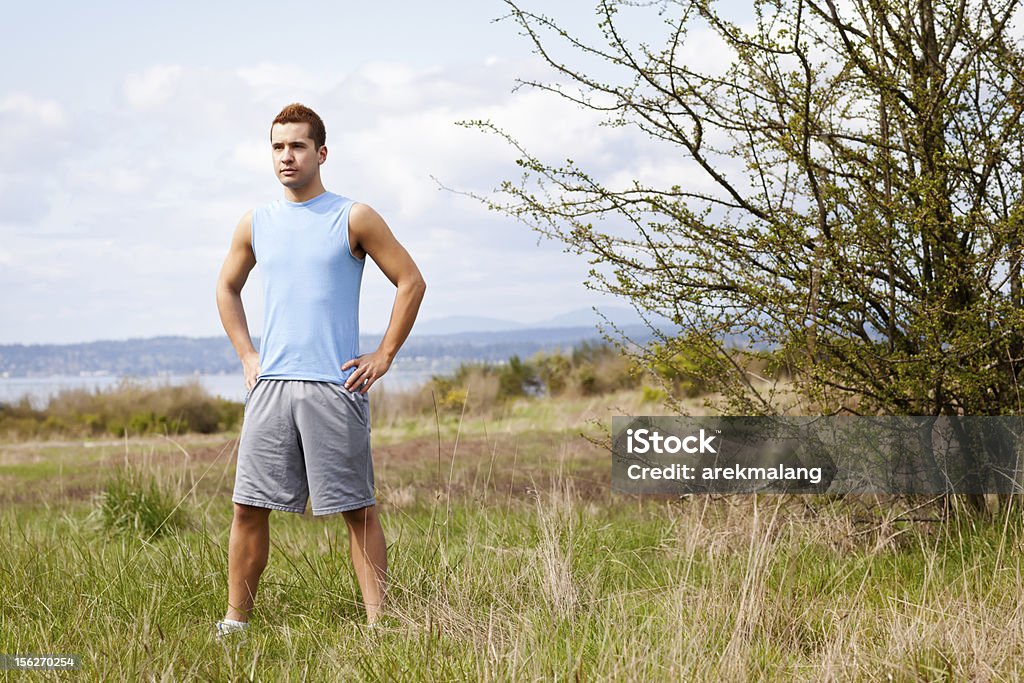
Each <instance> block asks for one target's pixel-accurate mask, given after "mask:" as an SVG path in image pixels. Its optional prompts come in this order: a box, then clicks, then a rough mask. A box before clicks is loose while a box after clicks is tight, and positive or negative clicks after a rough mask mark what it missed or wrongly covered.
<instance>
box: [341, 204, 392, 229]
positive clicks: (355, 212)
mask: <svg viewBox="0 0 1024 683" xmlns="http://www.w3.org/2000/svg"><path fill="white" fill-rule="evenodd" d="M383 224H384V219H383V218H381V216H380V214H379V213H377V212H376V211H374V209H373V207H371V206H369V205H368V204H361V203H360V202H352V207H351V208H350V209H349V211H348V225H349V227H350V228H351V229H352V230H353V231H355V232H357V233H358V232H364V231H368V230H374V229H375V228H377V227H379V226H381V225H383Z"/></svg>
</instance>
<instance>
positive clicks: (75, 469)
mask: <svg viewBox="0 0 1024 683" xmlns="http://www.w3.org/2000/svg"><path fill="white" fill-rule="evenodd" d="M488 377H489V376H488V375H487V374H486V373H478V375H477V376H476V379H475V380H474V382H476V383H475V384H474V383H472V382H470V383H468V384H467V385H466V386H468V390H466V391H465V395H463V394H459V393H456V394H455V395H454V396H447V397H441V398H447V399H451V400H447V402H445V401H441V402H440V403H438V401H437V396H436V394H435V396H434V397H433V398H432V402H431V407H430V410H429V411H427V412H424V411H423V410H422V409H421V408H422V405H421V404H422V402H423V401H424V397H423V395H422V394H420V395H414V394H401V395H394V394H391V395H389V394H385V393H378V394H377V395H376V396H374V397H373V404H372V408H371V411H372V412H373V414H374V427H373V437H374V459H375V463H376V478H377V486H378V501H379V504H380V506H381V511H382V519H383V523H384V526H385V532H386V534H387V538H388V541H389V544H390V550H389V562H390V588H389V594H388V608H387V616H386V617H385V619H384V620H383V623H382V624H381V625H378V626H377V627H374V628H368V627H367V626H366V625H365V623H364V617H363V612H362V608H361V606H360V604H359V594H358V589H357V587H356V582H355V578H354V576H353V575H352V572H351V569H350V566H349V560H348V550H347V538H346V534H345V527H344V523H343V521H342V520H341V519H340V517H330V518H326V519H314V518H312V517H311V516H309V515H308V514H307V515H305V516H299V515H288V514H284V513H275V514H273V515H272V516H271V533H272V547H271V554H270V562H269V565H268V568H267V571H266V573H265V574H264V577H263V580H262V582H261V584H260V592H259V596H258V599H257V608H256V610H255V613H254V616H253V622H252V624H253V625H252V629H251V631H250V633H249V634H248V635H247V636H246V637H243V638H235V639H232V640H231V641H229V642H226V643H221V642H217V641H216V640H215V639H214V638H213V623H214V622H215V621H216V620H217V619H219V618H220V617H221V616H223V611H224V606H225V604H224V603H225V598H226V587H225V582H226V548H227V533H228V524H229V520H230V515H231V502H230V492H231V486H232V482H233V472H234V456H235V450H236V447H237V436H238V433H237V427H235V428H233V429H229V430H227V431H221V432H215V433H210V434H203V433H196V432H189V433H182V434H175V433H172V432H170V431H168V432H165V433H164V434H159V433H154V432H153V431H152V430H149V431H145V432H143V433H142V434H140V435H136V434H133V433H132V431H131V430H126V431H125V432H124V433H123V435H122V436H121V437H115V436H112V435H111V434H103V435H95V434H85V435H79V436H77V437H74V438H72V437H70V436H68V435H67V434H64V435H61V434H59V433H57V434H51V435H49V436H48V437H47V438H40V437H38V435H36V436H33V435H30V434H28V435H27V434H21V435H20V436H19V435H16V434H9V436H8V438H7V439H6V440H5V441H4V442H3V443H2V444H0V482H2V484H3V486H2V487H0V546H2V548H3V550H2V552H0V654H15V653H21V654H26V653H53V654H57V653H63V654H77V655H80V656H81V657H82V661H83V666H82V669H81V670H80V671H78V672H33V673H20V672H19V673H13V672H8V675H9V676H10V678H11V679H12V680H14V679H18V680H28V679H30V678H31V679H32V680H55V679H61V680H63V679H67V678H72V677H74V678H85V679H87V680H104V681H107V680H176V681H177V680H216V681H220V680H290V681H291V680H295V681H301V680H311V681H321V680H343V681H349V680H387V681H392V680H397V681H403V680H500V681H506V680H515V681H519V680H654V681H660V680H666V681H677V680H686V681H747V680H754V681H756V680H783V681H789V680H794V681H821V680H853V681H861V680H866V681H875V680H877V681H921V680H927V681H932V680H950V681H963V680H978V681H986V680H993V681H1001V680H1017V679H1020V678H1024V575H1022V562H1021V557H1022V552H1021V550H1022V542H1024V524H1022V523H1021V519H1020V517H1019V514H1018V515H1016V516H997V517H996V518H993V519H988V520H975V521H971V520H970V519H969V518H966V517H965V518H963V519H961V520H953V521H940V520H939V519H938V516H937V513H936V511H935V510H934V509H933V508H932V507H930V506H929V505H927V504H920V503H919V504H911V503H908V502H899V501H883V500H867V499H856V500H851V499H848V500H838V499H827V498H810V497H800V496H770V495H762V496H719V497H709V496H707V497H689V498H683V499H673V498H657V497H646V498H638V497H632V496H622V495H617V494H613V493H612V492H611V490H610V456H609V455H608V453H607V452H606V451H604V450H603V449H602V448H601V447H600V446H599V445H595V443H593V442H592V439H593V440H600V437H601V436H602V435H603V434H604V433H605V432H606V430H607V429H608V428H609V426H610V421H611V416H612V415H616V414H656V413H658V412H661V409H660V408H659V407H658V405H657V404H655V403H649V402H645V397H646V398H647V399H650V398H651V394H652V392H651V391H649V390H645V389H644V388H643V387H639V386H637V387H633V388H629V389H626V390H622V391H614V392H609V393H599V394H594V393H588V392H586V391H569V392H565V393H563V394H561V395H559V396H557V397H550V396H549V397H530V396H519V397H515V396H513V397H510V398H508V400H503V401H500V402H496V401H493V400H488V401H483V402H474V397H475V396H477V395H478V394H479V395H480V396H485V397H486V396H490V395H491V394H488V393H487V391H488V390H487V387H488V386H491V388H492V389H493V384H494V381H498V382H500V381H501V380H500V378H498V379H497V380H495V378H494V377H490V379H488ZM489 383H490V384H489ZM463 389H465V386H464V387H463ZM492 394H493V392H492ZM460 397H461V399H462V403H463V404H464V405H465V408H464V409H463V408H462V407H461V406H459V405H458V401H457V399H459V398H460ZM492 398H493V397H492ZM449 404H450V405H449ZM435 405H436V406H437V409H436V413H435V412H434V407H433V406H435ZM416 406H420V407H419V408H417V407H416ZM587 437H590V438H589V439H588V438H587ZM921 503H925V501H921Z"/></svg>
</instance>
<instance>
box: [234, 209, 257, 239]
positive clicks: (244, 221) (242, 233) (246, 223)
mask: <svg viewBox="0 0 1024 683" xmlns="http://www.w3.org/2000/svg"><path fill="white" fill-rule="evenodd" d="M254 210H255V209H249V210H248V211H246V212H245V213H244V214H242V217H241V218H239V219H238V225H236V226H235V240H236V241H242V242H246V243H249V244H251V243H252V214H253V211H254Z"/></svg>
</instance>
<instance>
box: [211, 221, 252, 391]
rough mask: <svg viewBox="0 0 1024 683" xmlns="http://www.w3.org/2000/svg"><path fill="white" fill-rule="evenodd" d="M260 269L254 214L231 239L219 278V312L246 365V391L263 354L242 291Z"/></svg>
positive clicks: (243, 371) (232, 342)
mask: <svg viewBox="0 0 1024 683" xmlns="http://www.w3.org/2000/svg"><path fill="white" fill-rule="evenodd" d="M255 266H256V256H255V255H254V254H253V251H252V211H249V212H248V213H246V214H245V215H244V216H242V220H240V221H238V226H237V227H236V228H235V233H234V235H233V236H232V237H231V247H230V248H229V249H228V255H227V258H225V259H224V265H223V266H221V269H220V275H219V276H218V277H217V310H218V311H220V321H221V324H223V325H224V331H225V332H227V333H228V339H230V340H231V345H232V346H233V347H235V353H237V354H238V357H239V359H241V361H242V373H243V374H244V375H245V388H246V389H247V390H248V389H252V387H253V385H255V384H256V377H257V376H258V375H259V372H260V368H259V360H260V355H259V352H257V351H256V347H255V346H253V343H252V337H250V336H249V324H248V323H247V322H246V319H245V308H244V307H243V306H242V287H244V286H245V281H246V280H247V279H248V278H249V272H250V271H252V269H253V268H254V267H255Z"/></svg>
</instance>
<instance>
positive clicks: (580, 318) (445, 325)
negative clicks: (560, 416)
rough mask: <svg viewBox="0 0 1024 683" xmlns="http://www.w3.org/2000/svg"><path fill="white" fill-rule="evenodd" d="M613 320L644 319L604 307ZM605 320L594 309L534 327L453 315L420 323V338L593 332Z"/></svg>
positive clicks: (621, 309)
mask: <svg viewBox="0 0 1024 683" xmlns="http://www.w3.org/2000/svg"><path fill="white" fill-rule="evenodd" d="M599 310H600V311H601V313H603V314H604V316H605V317H607V318H608V319H609V320H611V321H612V322H614V323H615V324H616V325H619V326H639V325H643V321H642V320H641V319H640V316H638V315H637V314H636V312H634V311H633V310H632V309H629V308H625V307H623V306H603V307H601V308H600V309H599ZM604 322H605V321H604V318H602V317H601V316H600V315H598V314H597V313H595V312H594V310H593V309H591V308H578V309H576V310H573V311H569V312H568V313H563V314H561V315H557V316H555V317H553V318H547V319H544V320H539V321H536V322H532V323H521V322H516V321H514V320H508V319H504V318H490V317H483V316H475V315H450V316H445V317H443V318H432V319H429V320H419V321H417V322H416V329H415V333H416V334H417V335H443V334H458V333H460V332H505V331H508V330H533V329H548V328H579V327H590V328H593V327H595V326H597V325H598V324H603V323H604Z"/></svg>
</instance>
